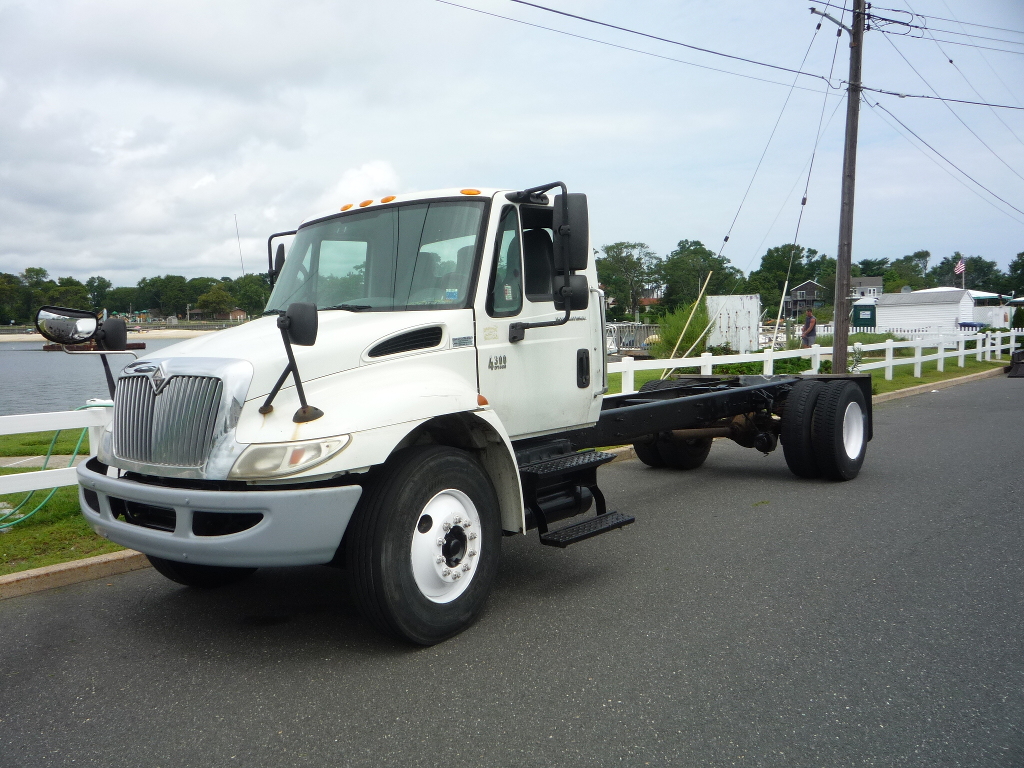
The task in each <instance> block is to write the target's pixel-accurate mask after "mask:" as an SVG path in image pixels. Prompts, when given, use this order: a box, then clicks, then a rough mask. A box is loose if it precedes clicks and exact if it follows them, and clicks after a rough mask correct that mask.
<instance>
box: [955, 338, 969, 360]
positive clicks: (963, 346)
mask: <svg viewBox="0 0 1024 768" xmlns="http://www.w3.org/2000/svg"><path fill="white" fill-rule="evenodd" d="M956 350H957V356H956V362H957V365H958V366H959V367H960V368H963V367H964V353H965V352H966V350H967V339H966V338H965V337H964V335H963V334H962V333H961V334H959V335H958V336H957V342H956Z"/></svg>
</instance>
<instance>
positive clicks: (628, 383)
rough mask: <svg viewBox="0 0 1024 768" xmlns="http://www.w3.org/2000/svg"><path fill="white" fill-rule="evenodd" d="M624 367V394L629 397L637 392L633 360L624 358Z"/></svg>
mask: <svg viewBox="0 0 1024 768" xmlns="http://www.w3.org/2000/svg"><path fill="white" fill-rule="evenodd" d="M622 366H623V367H622V394H624V395H628V394H630V393H632V392H636V389H635V388H634V387H633V358H632V357H628V356H627V357H624V358H622Z"/></svg>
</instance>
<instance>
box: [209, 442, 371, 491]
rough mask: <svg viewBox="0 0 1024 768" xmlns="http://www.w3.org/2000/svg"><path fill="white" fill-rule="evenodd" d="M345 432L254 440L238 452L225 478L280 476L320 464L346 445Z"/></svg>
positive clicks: (246, 478) (245, 478)
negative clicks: (299, 439)
mask: <svg viewBox="0 0 1024 768" xmlns="http://www.w3.org/2000/svg"><path fill="white" fill-rule="evenodd" d="M351 439H352V438H351V437H350V436H349V435H338V436H337V437H331V438H327V439H325V440H309V441H305V442H301V443H254V444H253V445H250V446H249V447H248V448H246V449H245V450H244V451H242V455H241V456H239V457H238V459H237V460H236V461H235V465H234V466H233V467H232V468H231V472H230V473H229V474H228V477H232V478H236V479H240V480H256V479H259V478H267V477H284V476H285V475H294V474H295V473H296V472H302V471H303V470H305V469H309V468H310V467H315V466H316V465H317V464H322V463H323V462H325V461H327V460H328V459H329V458H331V457H332V456H334V455H335V454H336V453H338V452H339V451H341V450H342V449H343V448H344V447H345V446H347V445H348V444H349V441H350V440H351Z"/></svg>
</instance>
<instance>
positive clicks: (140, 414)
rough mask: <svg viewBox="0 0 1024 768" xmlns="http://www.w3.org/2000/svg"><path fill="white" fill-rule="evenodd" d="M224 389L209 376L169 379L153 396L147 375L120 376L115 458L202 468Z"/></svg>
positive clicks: (117, 396)
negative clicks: (158, 392)
mask: <svg viewBox="0 0 1024 768" xmlns="http://www.w3.org/2000/svg"><path fill="white" fill-rule="evenodd" d="M222 389H223V386H222V384H221V380H220V379H218V378H215V377H212V376H172V377H171V378H169V379H168V380H167V383H166V384H165V385H164V387H163V389H161V390H160V394H154V392H153V385H152V384H150V381H149V378H148V377H146V376H124V377H122V378H121V379H120V380H119V381H118V382H117V390H116V393H115V395H114V424H113V428H114V455H116V456H117V457H119V458H122V459H127V460H129V461H137V462H140V463H143V464H166V465H169V466H175V467H200V466H202V465H203V464H205V463H206V459H207V457H208V456H209V453H210V446H211V445H212V443H213V437H214V435H213V433H214V428H215V427H216V424H217V411H218V410H219V409H220V401H221V391H222Z"/></svg>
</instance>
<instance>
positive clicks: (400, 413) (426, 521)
mask: <svg viewBox="0 0 1024 768" xmlns="http://www.w3.org/2000/svg"><path fill="white" fill-rule="evenodd" d="M556 188H557V189H558V194H549V193H551V192H552V190H555V189H556ZM587 216H588V214H587V200H586V196H585V195H582V194H569V193H568V191H567V190H566V188H565V185H564V184H561V183H560V182H559V183H555V184H547V185H543V186H540V187H536V188H533V189H527V190H521V191H515V190H512V191H510V190H496V189H483V190H477V189H461V190H460V189H455V190H442V191H435V192H427V193H422V194H408V195H398V196H388V197H385V198H383V199H381V200H366V201H364V202H361V203H359V204H358V205H345V206H344V207H342V208H341V210H340V211H335V212H331V213H328V214H325V215H321V216H317V217H315V218H312V219H309V220H307V221H305V222H303V223H302V224H301V225H300V226H299V227H298V229H297V230H296V231H294V232H287V233H277V234H275V235H272V236H271V237H270V239H269V240H268V261H269V262H270V263H269V264H268V268H269V272H270V278H271V281H272V283H273V284H274V288H273V293H272V295H271V297H270V300H269V303H268V305H267V311H266V313H265V316H264V317H262V318H260V319H257V320H254V321H252V322H249V323H247V324H245V325H242V326H239V327H236V328H231V329H228V330H224V331H220V332H218V333H212V334H209V335H206V336H204V337H202V338H196V339H192V340H189V341H184V342H182V343H179V344H175V345H174V346H172V347H170V348H167V349H165V350H161V351H159V352H156V353H154V354H151V355H149V356H147V357H144V358H142V359H139V360H136V361H135V362H132V363H131V364H129V365H128V366H126V367H125V368H124V370H123V372H122V374H121V376H120V378H119V379H118V380H117V382H116V387H115V385H114V382H113V378H112V377H110V376H108V383H110V385H111V389H112V397H113V400H114V406H113V408H114V413H113V419H112V423H111V425H110V427H109V428H108V430H107V431H106V432H105V434H104V436H103V439H102V444H101V445H100V446H99V447H98V455H97V456H96V457H94V458H93V459H91V460H90V461H88V462H87V463H84V464H82V465H80V466H79V468H78V477H79V482H80V500H81V507H82V512H83V514H84V516H85V518H86V519H87V520H88V521H89V524H90V525H91V526H92V527H93V529H95V531H96V532H97V533H98V534H99V535H101V536H104V537H106V538H108V539H110V540H112V541H115V542H117V543H119V544H122V545H124V546H126V547H130V548H132V549H136V550H139V551H141V552H144V553H145V554H146V555H148V556H149V559H150V560H151V561H152V563H153V566H154V567H155V568H156V569H157V570H158V571H159V572H160V573H162V574H163V575H164V576H167V577H168V578H170V579H172V580H174V581H176V582H180V583H182V584H185V585H189V586H193V587H213V586H219V585H224V584H228V583H231V582H235V581H237V580H239V579H242V578H244V577H246V576H248V575H249V574H251V573H252V572H253V571H254V570H255V569H257V568H260V567H264V566H298V565H309V564H331V565H335V566H339V567H343V568H345V569H347V571H348V572H349V574H350V579H351V584H352V588H353V592H354V595H355V598H356V600H357V602H358V604H359V605H360V607H361V609H362V610H363V612H364V613H365V615H366V616H367V617H368V619H369V620H370V622H371V623H372V624H374V625H375V626H376V627H378V628H379V629H380V630H382V631H384V632H386V633H389V634H391V635H394V636H397V637H399V638H403V639H405V640H408V641H411V642H413V643H419V644H424V645H429V644H432V643H436V642H439V641H441V640H443V639H445V638H447V637H450V636H451V635H453V634H455V633H457V632H459V631H461V630H462V629H464V628H465V627H467V626H468V625H469V624H470V623H471V622H472V621H473V620H474V619H475V618H476V617H477V615H478V614H479V613H480V611H481V609H482V607H483V605H484V602H485V600H486V598H487V594H488V592H489V591H490V589H491V586H492V584H493V582H494V578H495V574H496V572H497V570H498V556H499V551H500V548H501V538H502V536H509V535H516V534H525V533H526V532H527V531H530V530H532V529H537V530H538V532H539V539H540V543H541V544H546V545H553V546H558V547H565V546H567V545H569V544H572V543H574V542H578V541H582V540H584V539H587V538H590V537H592V536H596V535H598V534H602V533H605V532H608V531H612V530H616V529H619V528H622V527H623V526H625V525H627V524H629V523H632V522H633V517H631V516H629V515H626V514H622V513H618V512H612V511H609V510H607V509H606V507H605V501H604V497H603V495H602V493H601V490H600V489H599V487H598V484H597V468H598V467H599V466H600V465H602V464H604V463H606V462H608V461H610V460H611V459H612V458H613V456H612V455H611V454H609V453H606V452H602V451H599V450H594V449H595V448H598V447H601V446H610V445H622V444H628V443H632V444H633V445H634V446H635V449H636V453H637V456H638V457H639V458H640V459H641V460H642V461H643V462H645V463H647V464H649V465H651V466H654V467H666V468H675V469H682V470H688V469H695V468H697V467H699V466H700V465H701V464H702V463H703V462H704V460H705V458H706V457H707V455H708V452H709V450H710V448H711V444H712V439H713V438H715V437H726V438H731V439H733V440H735V441H736V442H737V443H739V444H741V445H744V446H747V447H752V448H756V449H758V450H760V451H763V452H768V451H771V450H774V449H775V447H776V446H777V444H778V440H779V437H780V436H781V438H782V441H783V447H784V450H785V454H786V460H787V463H788V465H789V467H790V469H791V470H792V471H794V472H795V473H796V474H798V475H801V476H804V477H818V476H822V475H824V476H826V477H829V478H833V479H840V480H845V479H851V478H853V477H854V476H856V475H857V473H858V471H859V470H860V467H861V464H862V462H863V460H864V453H865V449H866V444H867V442H868V440H869V439H870V437H871V410H870V408H871V398H870V379H869V378H868V377H865V376H832V377H829V376H821V377H799V376H768V377H765V376H710V377H709V376H680V377H676V378H671V379H667V380H665V381H659V382H651V383H650V384H649V385H646V386H644V387H643V388H642V389H641V391H640V392H639V393H633V394H625V395H613V396H610V395H606V392H607V389H608V387H607V372H606V363H605V350H606V344H605V332H604V313H603V307H604V300H603V294H602V292H601V291H600V289H599V288H598V285H597V277H596V271H595V266H594V263H593V260H592V259H591V258H590V255H591V253H592V251H591V248H590V240H589V226H588V218H587ZM282 236H291V237H292V241H291V245H290V248H289V250H288V253H287V257H285V253H284V248H283V245H278V248H277V252H276V257H275V258H273V259H272V258H271V254H272V247H273V242H274V240H275V239H276V238H280V237H282ZM37 327H38V328H39V330H40V331H41V332H42V333H43V334H44V335H45V336H47V338H50V339H51V340H53V341H57V342H58V343H63V344H74V343H79V342H84V341H88V340H90V339H95V340H96V341H97V343H98V345H99V348H100V349H101V350H106V351H108V352H109V351H118V350H121V349H124V343H125V333H124V324H123V322H120V321H116V320H107V321H105V322H102V323H100V322H99V321H98V320H97V318H96V317H95V316H93V315H90V313H88V312H80V311H76V310H67V309H62V308H58V307H44V308H42V309H41V310H40V311H39V314H38V316H37ZM103 360H104V365H106V364H107V363H106V357H104V358H103ZM591 509H593V510H594V513H593V514H588V513H589V512H590V510H591ZM570 518H576V520H575V521H570V522H569V523H568V524H564V523H563V524H562V525H561V527H559V526H556V525H554V524H555V523H559V522H561V521H566V520H570Z"/></svg>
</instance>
